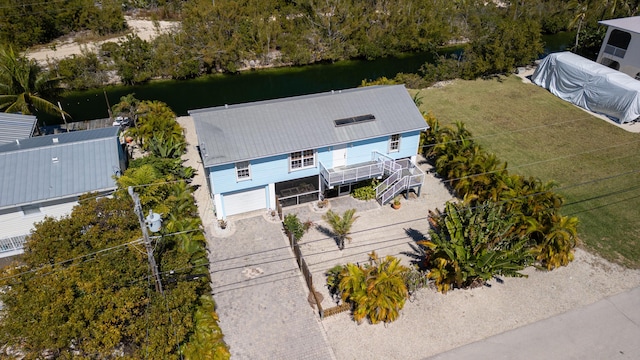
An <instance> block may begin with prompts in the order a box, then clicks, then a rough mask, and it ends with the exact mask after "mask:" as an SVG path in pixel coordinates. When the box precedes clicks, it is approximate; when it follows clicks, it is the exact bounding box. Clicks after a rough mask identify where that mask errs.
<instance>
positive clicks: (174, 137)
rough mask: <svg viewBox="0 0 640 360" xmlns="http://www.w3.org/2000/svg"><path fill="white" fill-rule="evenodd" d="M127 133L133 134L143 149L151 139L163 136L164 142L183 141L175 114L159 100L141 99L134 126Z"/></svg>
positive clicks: (180, 142) (148, 144) (147, 147)
mask: <svg viewBox="0 0 640 360" xmlns="http://www.w3.org/2000/svg"><path fill="white" fill-rule="evenodd" d="M127 133H128V134H129V135H131V136H133V137H134V138H135V139H136V140H137V141H138V142H139V143H140V144H141V145H142V148H143V149H144V150H148V149H149V146H150V143H151V140H152V139H154V138H156V137H158V136H161V135H160V134H162V136H163V138H162V139H163V140H164V142H165V143H171V144H182V143H184V142H185V139H184V134H183V133H182V127H180V124H178V122H177V121H176V114H175V113H174V112H173V111H172V110H171V108H169V106H167V104H165V103H163V102H160V101H148V100H145V101H142V102H141V103H140V104H138V106H137V121H136V124H135V127H133V128H129V130H127Z"/></svg>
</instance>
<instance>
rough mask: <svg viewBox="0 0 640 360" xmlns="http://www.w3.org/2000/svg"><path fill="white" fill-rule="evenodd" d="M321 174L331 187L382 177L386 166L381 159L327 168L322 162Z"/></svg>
mask: <svg viewBox="0 0 640 360" xmlns="http://www.w3.org/2000/svg"><path fill="white" fill-rule="evenodd" d="M320 175H321V176H322V179H323V180H324V182H325V184H327V185H328V186H330V187H331V186H335V185H344V184H351V183H355V182H358V181H362V180H367V179H373V178H377V177H381V176H382V175H384V166H383V164H382V163H381V162H380V161H367V162H363V163H358V164H353V165H348V166H339V167H335V168H331V169H326V168H325V167H324V166H323V165H322V164H320Z"/></svg>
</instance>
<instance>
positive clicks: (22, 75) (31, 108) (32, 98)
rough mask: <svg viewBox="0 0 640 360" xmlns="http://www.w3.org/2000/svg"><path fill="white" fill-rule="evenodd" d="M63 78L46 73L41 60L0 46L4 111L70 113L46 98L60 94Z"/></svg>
mask: <svg viewBox="0 0 640 360" xmlns="http://www.w3.org/2000/svg"><path fill="white" fill-rule="evenodd" d="M61 80H62V78H60V77H52V76H50V74H49V73H48V72H43V71H42V70H41V68H40V67H39V66H38V64H37V63H35V62H34V61H31V60H28V59H27V58H25V57H22V56H20V55H18V54H16V53H15V52H14V51H13V49H12V48H11V47H9V48H4V47H1V46H0V110H1V111H4V112H8V113H22V114H37V113H38V112H40V111H41V112H44V113H47V114H50V115H54V116H59V115H61V114H64V115H65V116H67V117H70V115H69V114H67V113H66V112H64V111H62V110H60V109H59V108H58V107H57V106H56V105H54V104H53V103H52V102H50V101H49V100H46V98H54V97H56V96H57V95H59V94H60V92H61V91H62V88H60V86H59V84H60V81H61Z"/></svg>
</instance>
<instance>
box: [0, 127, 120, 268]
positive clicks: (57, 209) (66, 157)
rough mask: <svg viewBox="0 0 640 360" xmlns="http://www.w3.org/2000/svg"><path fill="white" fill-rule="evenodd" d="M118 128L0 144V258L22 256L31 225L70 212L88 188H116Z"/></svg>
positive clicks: (118, 164) (97, 189)
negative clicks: (48, 217)
mask: <svg viewBox="0 0 640 360" xmlns="http://www.w3.org/2000/svg"><path fill="white" fill-rule="evenodd" d="M118 132H119V128H118V127H108V128H105V129H97V130H86V131H76V132H69V133H61V134H56V135H47V136H37V137H32V138H29V139H22V140H18V141H13V142H11V143H8V144H4V145H0V258H3V257H9V256H14V255H18V254H21V253H22V252H23V250H22V248H23V244H24V242H25V239H26V237H27V236H28V235H29V233H30V232H31V230H32V229H33V224H34V223H37V222H40V221H42V220H43V219H44V218H45V217H46V216H51V217H60V216H63V215H66V214H69V213H70V212H71V210H72V209H73V207H74V206H75V205H76V204H77V203H78V197H79V196H80V195H82V194H85V193H87V192H97V193H109V192H110V191H112V190H115V189H116V187H117V186H116V183H115V180H114V177H113V176H114V175H118V174H120V173H121V172H122V171H123V170H124V167H125V165H126V164H125V162H126V154H125V152H124V149H123V148H122V146H121V144H120V140H119V137H118Z"/></svg>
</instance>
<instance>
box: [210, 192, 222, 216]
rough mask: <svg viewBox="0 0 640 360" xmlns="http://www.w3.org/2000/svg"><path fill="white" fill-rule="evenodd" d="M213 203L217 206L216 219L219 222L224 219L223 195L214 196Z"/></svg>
mask: <svg viewBox="0 0 640 360" xmlns="http://www.w3.org/2000/svg"><path fill="white" fill-rule="evenodd" d="M213 201H214V203H215V204H216V217H217V218H218V220H222V219H224V216H223V212H224V208H223V207H222V194H214V195H213Z"/></svg>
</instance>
